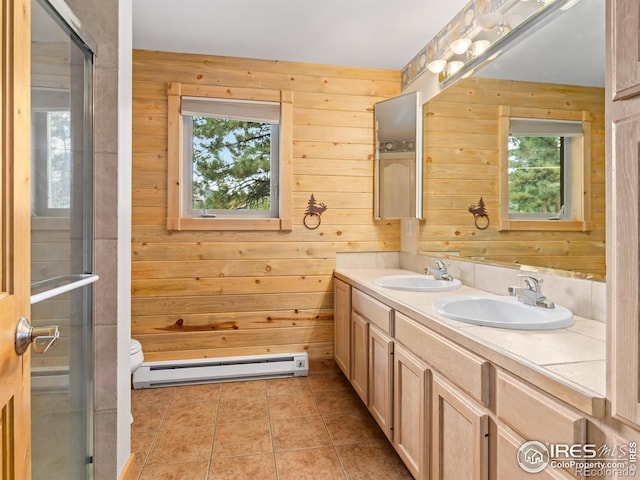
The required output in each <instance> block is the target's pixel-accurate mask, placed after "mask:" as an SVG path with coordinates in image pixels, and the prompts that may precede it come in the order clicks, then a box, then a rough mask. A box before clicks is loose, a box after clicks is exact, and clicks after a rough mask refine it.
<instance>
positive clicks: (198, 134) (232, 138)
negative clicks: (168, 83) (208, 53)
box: [181, 97, 280, 218]
mask: <svg viewBox="0 0 640 480" xmlns="http://www.w3.org/2000/svg"><path fill="white" fill-rule="evenodd" d="M181 115H182V121H183V130H182V131H183V138H182V146H183V149H184V153H183V158H184V162H183V168H184V172H183V179H184V188H183V196H184V198H183V201H182V205H183V209H184V211H183V215H185V216H191V217H198V216H201V217H205V218H210V217H214V216H215V217H218V216H223V217H240V218H242V217H252V218H256V217H277V216H278V164H279V161H278V159H279V148H278V146H279V142H278V138H279V131H280V129H279V124H280V104H279V103H276V102H255V101H249V100H226V99H211V98H197V97H182V102H181Z"/></svg>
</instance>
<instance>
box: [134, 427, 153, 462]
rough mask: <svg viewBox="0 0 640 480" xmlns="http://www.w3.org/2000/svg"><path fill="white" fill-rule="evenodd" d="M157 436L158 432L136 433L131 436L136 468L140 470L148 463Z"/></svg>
mask: <svg viewBox="0 0 640 480" xmlns="http://www.w3.org/2000/svg"><path fill="white" fill-rule="evenodd" d="M156 435H157V432H134V433H133V434H132V435H131V453H134V454H135V462H136V466H137V467H139V468H140V469H141V468H142V466H143V465H144V463H145V462H146V461H147V456H148V455H149V452H150V451H151V447H152V445H153V442H154V440H155V438H156Z"/></svg>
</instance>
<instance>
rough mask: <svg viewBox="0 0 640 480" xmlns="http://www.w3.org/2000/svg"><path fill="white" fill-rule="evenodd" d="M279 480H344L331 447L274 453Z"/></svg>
mask: <svg viewBox="0 0 640 480" xmlns="http://www.w3.org/2000/svg"><path fill="white" fill-rule="evenodd" d="M276 468H277V469H278V479H279V480H344V479H345V478H346V477H345V475H344V472H343V470H342V467H341V466H340V461H339V460H338V457H337V455H336V453H335V451H334V449H333V448H331V447H325V448H311V449H308V450H290V451H287V452H278V453H276Z"/></svg>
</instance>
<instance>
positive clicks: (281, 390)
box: [267, 377, 311, 395]
mask: <svg viewBox="0 0 640 480" xmlns="http://www.w3.org/2000/svg"><path fill="white" fill-rule="evenodd" d="M310 390H311V389H310V388H309V382H308V381H307V377H296V378H277V379H274V380H267V395H295V394H297V393H304V392H309V391H310Z"/></svg>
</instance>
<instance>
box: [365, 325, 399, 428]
mask: <svg viewBox="0 0 640 480" xmlns="http://www.w3.org/2000/svg"><path fill="white" fill-rule="evenodd" d="M392 381H393V341H392V340H391V338H390V337H388V336H387V335H385V334H384V333H383V332H381V331H380V330H379V329H377V328H376V327H375V326H373V325H369V403H368V406H369V411H370V412H371V415H372V416H373V418H375V419H376V421H377V422H378V425H380V428H381V429H382V431H383V432H384V434H385V435H386V436H387V438H389V439H391V421H392V419H391V412H392V410H391V409H392V406H393V394H392V392H393V385H392Z"/></svg>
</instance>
